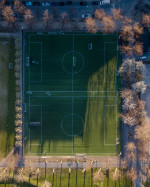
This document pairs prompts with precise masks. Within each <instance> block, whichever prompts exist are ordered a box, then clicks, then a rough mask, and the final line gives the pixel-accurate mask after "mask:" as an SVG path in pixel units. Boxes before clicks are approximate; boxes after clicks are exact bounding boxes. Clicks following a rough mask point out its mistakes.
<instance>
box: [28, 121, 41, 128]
mask: <svg viewBox="0 0 150 187" xmlns="http://www.w3.org/2000/svg"><path fill="white" fill-rule="evenodd" d="M40 125H41V123H40V122H30V126H32V127H36V126H40Z"/></svg>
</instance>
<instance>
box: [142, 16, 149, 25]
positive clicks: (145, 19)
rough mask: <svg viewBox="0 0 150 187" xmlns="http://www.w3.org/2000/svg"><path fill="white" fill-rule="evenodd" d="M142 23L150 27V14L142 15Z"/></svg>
mask: <svg viewBox="0 0 150 187" xmlns="http://www.w3.org/2000/svg"><path fill="white" fill-rule="evenodd" d="M142 24H143V25H144V27H150V15H148V14H143V16H142Z"/></svg>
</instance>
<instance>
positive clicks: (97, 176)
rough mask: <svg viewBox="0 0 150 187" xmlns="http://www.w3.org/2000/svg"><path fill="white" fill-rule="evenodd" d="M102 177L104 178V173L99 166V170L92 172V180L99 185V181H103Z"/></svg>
mask: <svg viewBox="0 0 150 187" xmlns="http://www.w3.org/2000/svg"><path fill="white" fill-rule="evenodd" d="M104 178H105V177H104V174H103V173H102V170H101V168H100V170H99V171H97V172H95V173H94V177H93V180H94V182H95V183H99V186H100V183H101V182H102V181H104Z"/></svg>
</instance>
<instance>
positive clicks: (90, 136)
mask: <svg viewBox="0 0 150 187" xmlns="http://www.w3.org/2000/svg"><path fill="white" fill-rule="evenodd" d="M120 62H121V60H120V55H119V51H118V37H117V35H113V34H110V35H103V34H95V35H92V34H86V33H36V32H25V33H24V67H23V69H24V101H23V102H24V122H23V124H24V154H25V155H42V154H44V152H46V154H47V155H75V154H83V153H84V154H87V155H116V154H117V152H118V150H119V147H120V145H119V139H120V132H119V126H120V122H119V113H120V111H119V110H120V98H119V89H120V78H119V76H118V69H119V64H120Z"/></svg>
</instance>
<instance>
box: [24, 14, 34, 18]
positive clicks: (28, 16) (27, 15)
mask: <svg viewBox="0 0 150 187" xmlns="http://www.w3.org/2000/svg"><path fill="white" fill-rule="evenodd" d="M24 17H26V18H31V17H32V15H30V14H26V15H24Z"/></svg>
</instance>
